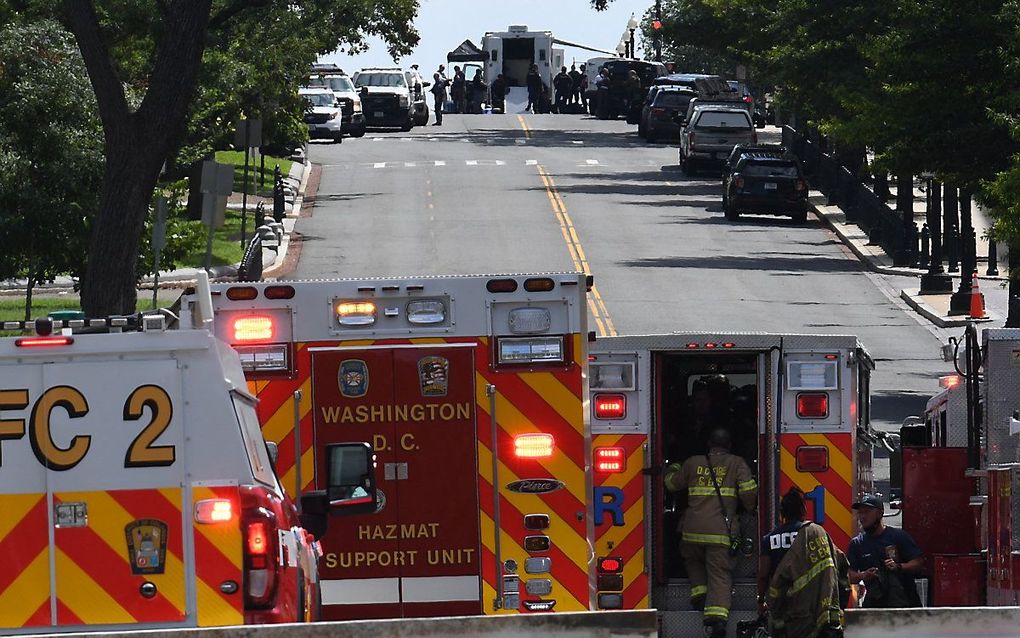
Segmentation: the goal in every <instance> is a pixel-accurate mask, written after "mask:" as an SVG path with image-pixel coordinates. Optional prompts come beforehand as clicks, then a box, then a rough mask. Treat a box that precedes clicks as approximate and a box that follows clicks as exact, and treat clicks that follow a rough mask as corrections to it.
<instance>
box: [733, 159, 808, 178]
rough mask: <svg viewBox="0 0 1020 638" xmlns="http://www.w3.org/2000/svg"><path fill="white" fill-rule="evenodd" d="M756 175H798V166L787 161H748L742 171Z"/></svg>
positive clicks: (745, 173)
mask: <svg viewBox="0 0 1020 638" xmlns="http://www.w3.org/2000/svg"><path fill="white" fill-rule="evenodd" d="M741 172H742V173H743V174H744V175H753V176H755V177H797V175H798V173H797V166H796V165H795V164H789V163H785V162H748V163H747V164H744V168H743V170H742V171H741Z"/></svg>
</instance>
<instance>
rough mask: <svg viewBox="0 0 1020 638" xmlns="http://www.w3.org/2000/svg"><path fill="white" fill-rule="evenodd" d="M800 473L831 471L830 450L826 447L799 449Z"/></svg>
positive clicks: (804, 447) (798, 463) (805, 446)
mask: <svg viewBox="0 0 1020 638" xmlns="http://www.w3.org/2000/svg"><path fill="white" fill-rule="evenodd" d="M796 457H797V471H798V472H824V471H825V470H827V469H829V448H827V447H825V446H824V445H801V446H800V447H798V448H797V455H796Z"/></svg>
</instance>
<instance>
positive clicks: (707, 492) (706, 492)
mask: <svg viewBox="0 0 1020 638" xmlns="http://www.w3.org/2000/svg"><path fill="white" fill-rule="evenodd" d="M719 493H720V494H722V495H723V496H734V497H735V496H736V495H737V490H735V489H733V488H732V487H720V488H719ZM687 495H688V496H715V488H714V487H688V488H687Z"/></svg>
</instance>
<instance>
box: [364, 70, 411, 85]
mask: <svg viewBox="0 0 1020 638" xmlns="http://www.w3.org/2000/svg"><path fill="white" fill-rule="evenodd" d="M354 83H355V84H356V85H358V86H391V87H392V86H400V87H404V86H407V81H406V80H404V74H403V73H371V72H369V73H362V74H361V75H359V76H358V79H357V80H355V81H354Z"/></svg>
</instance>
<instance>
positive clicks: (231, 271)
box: [0, 154, 312, 297]
mask: <svg viewBox="0 0 1020 638" xmlns="http://www.w3.org/2000/svg"><path fill="white" fill-rule="evenodd" d="M302 162H303V163H302ZM311 172H312V164H311V162H309V161H308V160H307V158H306V157H305V155H304V154H302V156H301V158H300V159H298V160H297V161H295V162H294V163H293V164H292V165H291V169H290V174H289V175H287V176H286V177H285V178H284V193H285V195H284V198H285V204H284V211H285V217H284V219H283V223H282V224H281V225H280V227H279V228H277V232H274V233H273V234H272V235H270V236H269V238H267V237H266V236H265V235H264V237H263V239H264V240H265V242H264V246H263V248H262V269H263V270H262V277H263V279H268V278H271V277H276V276H278V275H279V274H281V273H282V272H283V271H284V269H285V261H286V258H287V251H288V250H289V249H290V248H291V235H292V233H293V231H294V224H295V222H296V221H297V219H298V217H300V215H301V208H302V206H303V205H304V198H305V191H306V189H307V188H308V182H309V177H310V176H311ZM228 206H229V207H230V208H231V209H235V208H236V209H238V210H239V209H240V207H241V206H240V204H237V205H235V204H228ZM254 211H255V206H254V205H250V206H249V207H248V213H249V214H250V215H253V213H254ZM252 218H253V219H254V216H253V217H252ZM273 224H274V225H275V222H273ZM252 232H253V233H254V229H252ZM273 235H275V237H274V236H273ZM202 270H204V269H202V268H178V269H175V270H161V271H160V272H159V288H160V289H161V290H163V289H173V288H184V287H187V286H189V285H192V284H194V282H195V281H196V279H197V277H198V273H199V272H201V271H202ZM237 273H238V264H232V265H226V266H213V267H212V268H210V269H209V277H210V279H211V280H212V281H232V280H234V279H236V278H237ZM154 281H155V277H153V276H152V275H149V276H147V277H145V278H143V279H142V281H141V282H139V285H138V291H139V297H142V292H143V291H145V294H146V295H151V294H152V288H153V283H154ZM26 283H27V282H26V281H25V280H9V281H2V282H0V295H14V294H21V295H23V294H24V291H25V285H26ZM73 290H74V281H73V280H72V279H71V278H70V277H66V276H63V277H57V278H56V279H54V281H52V282H50V283H46V284H38V285H37V286H36V287H35V294H36V295H46V294H66V293H69V292H71V291H73Z"/></svg>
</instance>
